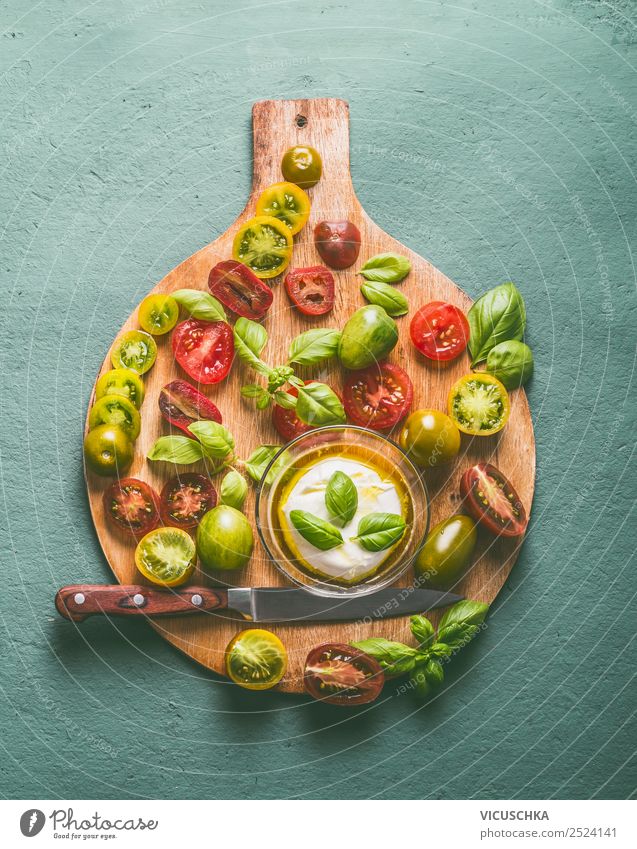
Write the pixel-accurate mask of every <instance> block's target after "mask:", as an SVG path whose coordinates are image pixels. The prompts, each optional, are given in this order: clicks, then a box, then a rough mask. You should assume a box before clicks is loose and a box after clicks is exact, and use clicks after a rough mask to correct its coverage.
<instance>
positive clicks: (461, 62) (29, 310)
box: [0, 0, 637, 798]
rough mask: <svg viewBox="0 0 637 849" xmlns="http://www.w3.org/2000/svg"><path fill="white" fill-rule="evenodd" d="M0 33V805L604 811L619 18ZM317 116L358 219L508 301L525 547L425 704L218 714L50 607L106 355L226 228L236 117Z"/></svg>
mask: <svg viewBox="0 0 637 849" xmlns="http://www.w3.org/2000/svg"><path fill="white" fill-rule="evenodd" d="M1 9H2V11H1V14H2V30H3V31H2V34H1V37H0V45H1V49H0V98H1V103H2V109H1V111H0V143H1V145H2V151H3V153H2V159H1V161H0V167H1V168H2V189H1V191H0V232H1V239H2V242H1V251H0V263H1V267H0V280H1V285H2V293H3V301H2V303H3V309H2V319H3V321H2V352H1V357H2V361H1V368H0V374H1V380H2V391H1V393H0V405H1V415H2V446H1V447H2V453H1V457H0V459H1V462H2V508H1V509H2V522H1V530H0V533H1V535H2V536H1V539H0V544H1V549H0V550H1V551H2V563H3V574H4V586H5V588H6V590H7V591H6V592H3V593H2V596H1V601H0V612H1V614H2V639H1V640H0V653H1V657H2V675H1V677H0V687H1V688H2V702H1V703H2V718H3V729H4V730H3V735H2V741H1V742H2V748H3V750H4V754H3V757H2V760H3V769H2V770H0V793H2V794H3V795H4V796H8V797H32V798H37V797H45V798H46V797H53V798H55V797H70V798H73V797H79V798H95V797H106V798H121V797H128V796H130V797H136V796H142V797H168V798H170V797H176V798H198V797H217V798H226V797H242V796H250V797H268V798H270V797H295V796H307V797H346V798H351V797H356V798H358V797H361V798H365V797H370V796H380V797H398V798H401V797H405V798H412V797H413V798H422V797H434V798H454V797H473V796H476V797H494V798H497V797H505V798H506V797H510V796H513V797H519V798H534V797H535V798H537V797H574V798H581V797H591V796H597V797H622V798H623V797H627V796H629V795H630V794H631V793H633V792H634V790H635V785H636V781H635V779H636V769H635V760H634V759H633V750H634V740H635V731H636V730H637V729H636V723H635V717H634V703H635V690H634V687H633V688H632V689H631V678H632V675H633V672H634V668H635V661H636V657H635V651H634V646H631V640H632V638H633V632H634V618H633V620H632V622H631V620H630V614H629V611H630V607H629V605H630V604H631V600H633V603H634V587H635V577H634V565H631V563H630V560H631V557H632V555H633V549H634V538H635V523H634V515H633V517H632V519H633V521H632V523H631V516H630V515H629V514H630V505H631V495H632V490H631V486H630V484H631V480H630V476H629V472H630V471H631V466H630V457H631V451H632V444H633V441H634V430H633V428H632V425H633V419H634V413H635V405H634V395H633V396H632V398H630V394H629V393H630V383H631V378H632V373H633V365H634V359H633V358H634V345H633V343H634V337H635V333H634V326H635V321H636V319H637V313H636V310H635V306H636V304H635V296H634V288H635V268H634V259H633V255H632V254H631V245H632V248H633V249H634V246H635V220H636V218H635V212H636V209H635V175H634V170H633V169H634V167H635V152H636V146H635V136H636V123H637V98H636V94H637V85H636V76H635V68H634V62H635V59H636V56H635V40H636V33H637V30H636V25H637V8H636V7H635V4H634V2H632V0H612V1H611V2H598V1H597V0H553V2H534V0H526V2H520V3H510V2H508V0H474V2H469V0H459V2H453V3H452V2H446V0H442V1H440V0H436V1H435V2H427V0H420V2H417V0H394V2H392V3H388V2H365V0H350V2H338V0H324V2H321V0H314V2H307V0H299V2H293V0H287V2H286V1H285V0H284V2H263V3H251V2H249V0H244V2H236V3H228V2H226V3H224V2H206V3H201V2H193V0H141V1H140V0H137V2H123V0H121V2H116V0H105V1H104V2H93V3H83V2H79V0H58V1H57V2H52V0H43V2H39V3H33V2H31V1H30V0H27V2H23V1H22V0H20V2H18V0H9V2H4V3H3V4H2V7H1ZM330 95H331V96H338V97H343V98H346V99H347V100H349V102H350V106H351V131H352V172H353V179H354V183H355V186H356V190H357V192H358V194H359V197H360V199H361V201H362V203H363V205H364V206H365V208H366V209H367V210H368V211H369V213H370V214H371V215H372V216H373V217H374V218H375V219H376V221H377V222H378V223H379V224H380V225H381V226H382V227H383V228H385V229H386V230H388V231H390V232H391V233H393V234H394V235H396V236H397V237H398V238H399V239H400V240H401V241H403V242H405V243H406V244H408V245H409V246H410V247H412V248H414V249H415V250H417V251H419V252H420V253H422V254H423V255H425V256H427V257H428V258H430V259H431V260H432V261H433V263H434V264H435V265H436V266H438V267H439V268H441V269H443V270H444V271H445V272H446V273H447V274H448V275H449V276H451V277H452V278H453V279H454V280H456V281H457V282H458V284H459V285H461V286H462V287H464V288H465V289H466V291H467V292H468V293H469V294H471V295H472V296H476V295H478V294H479V293H480V292H482V291H483V290H485V289H486V288H488V287H490V286H492V285H494V284H496V283H498V282H501V281H503V280H507V279H512V280H514V281H516V282H517V283H518V285H519V287H520V288H521V290H522V292H523V294H524V296H525V299H526V302H527V308H528V313H529V341H530V343H531V345H532V346H533V349H534V351H535V355H536V362H537V368H536V374H535V377H534V379H533V382H532V384H531V386H530V390H529V397H530V402H531V407H532V410H533V417H534V423H535V428H536V438H537V447H538V482H537V497H536V500H535V505H534V512H533V526H532V530H531V533H530V535H529V538H528V540H527V542H526V544H525V547H524V551H523V554H522V556H521V558H520V560H519V562H518V565H517V566H516V568H515V570H514V572H513V575H512V576H511V579H510V580H509V582H508V584H507V586H506V588H505V590H504V591H503V593H502V594H501V596H500V598H499V600H498V603H497V604H496V605H495V606H494V609H493V612H492V616H491V618H490V620H489V625H490V627H489V628H488V629H487V630H486V632H485V633H484V634H483V635H482V636H481V637H480V639H479V641H477V642H476V643H475V644H474V645H473V646H472V647H471V648H470V649H468V650H467V651H466V653H465V655H464V656H462V657H460V658H458V659H457V661H456V662H455V663H454V666H453V670H452V671H450V674H449V677H448V684H447V689H446V692H445V693H444V695H443V696H442V697H441V698H439V699H437V701H435V702H434V703H433V704H432V705H431V706H429V707H427V708H422V707H421V706H420V705H418V704H417V703H416V702H414V701H413V700H412V699H411V698H410V697H409V696H408V695H403V696H397V695H392V694H391V692H389V693H388V696H389V698H388V699H387V700H386V702H385V703H384V704H382V705H380V706H378V707H376V708H374V709H373V710H370V711H368V712H366V713H363V714H349V713H342V712H338V710H337V709H329V708H326V707H323V706H320V705H318V704H310V703H308V702H307V701H305V700H304V699H303V698H295V697H291V698H290V697H283V696H281V695H276V694H266V695H252V694H248V693H244V692H242V691H240V690H238V689H237V688H234V687H232V686H230V685H228V684H227V683H225V682H223V681H221V680H220V679H219V678H216V677H215V676H214V675H211V674H207V673H206V672H205V671H203V670H201V669H200V668H198V667H197V666H195V665H194V664H192V663H190V662H189V661H188V660H187V659H185V658H184V657H182V656H180V655H179V654H178V653H177V652H176V651H174V650H173V649H171V648H170V647H169V646H167V645H166V644H165V643H163V642H162V641H161V640H160V639H159V638H158V637H156V636H155V635H154V634H153V633H151V631H150V629H148V628H147V627H146V626H145V625H144V624H143V623H135V622H130V621H129V622H121V621H120V622H112V623H109V622H107V621H101V622H100V621H92V622H90V623H87V624H86V625H85V626H83V627H82V628H81V629H79V630H77V631H76V630H75V629H74V628H73V627H72V626H71V625H69V624H67V623H65V622H63V621H61V620H59V619H57V618H56V616H55V615H54V610H53V606H52V600H53V594H54V591H55V590H56V588H57V587H59V586H60V585H62V584H64V583H74V582H77V581H78V580H86V581H90V582H100V581H105V580H108V579H109V577H110V576H109V572H108V570H107V567H106V564H105V562H104V560H103V558H102V556H101V553H100V549H99V547H98V544H97V540H96V538H95V536H94V533H93V530H92V527H91V522H90V517H89V514H88V509H87V503H86V497H85V492H84V485H83V480H82V475H81V432H82V424H83V417H84V413H85V408H86V404H87V400H88V397H89V392H90V387H91V384H92V382H93V379H94V375H95V373H96V371H97V369H98V366H99V363H100V361H101V359H102V357H103V355H104V352H105V350H106V349H107V347H108V345H109V344H110V342H111V340H112V338H113V336H114V335H115V333H116V332H117V330H118V328H119V327H120V325H121V323H122V321H123V320H124V318H125V317H126V316H127V315H128V314H129V313H130V312H131V310H132V309H133V308H134V307H135V305H136V304H137V303H138V302H139V300H140V299H141V298H142V296H143V295H144V294H145V293H146V291H147V290H148V288H149V287H150V286H151V285H152V284H154V283H155V282H156V281H157V280H158V279H160V278H161V277H162V276H163V275H164V274H165V273H166V272H167V271H168V270H170V269H171V268H173V267H174V266H175V265H176V264H177V263H178V262H179V261H180V260H181V259H183V258H184V257H186V256H188V255H189V254H191V253H192V252H193V251H195V250H196V249H197V248H199V247H200V246H201V245H203V244H205V243H207V242H209V241H210V240H211V239H213V238H214V237H215V236H216V235H217V234H218V233H219V232H221V231H222V230H223V229H225V228H226V227H227V226H228V225H229V224H230V223H231V222H232V221H233V220H234V218H235V216H236V214H237V213H238V212H239V210H240V209H241V208H242V206H243V202H244V199H245V197H246V195H247V192H248V188H249V184H250V167H251V163H250V145H251V139H250V107H251V104H252V102H253V101H255V100H258V99H262V98H269V97H313V96H330ZM630 400H632V401H633V404H632V408H631V405H630V403H629V401H630ZM633 471H634V469H633ZM633 481H634V478H633ZM632 609H633V614H634V606H633V608H632Z"/></svg>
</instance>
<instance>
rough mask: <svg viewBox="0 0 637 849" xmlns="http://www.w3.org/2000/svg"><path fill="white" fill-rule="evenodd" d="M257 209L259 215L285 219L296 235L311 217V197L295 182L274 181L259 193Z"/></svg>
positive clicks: (284, 221) (285, 222)
mask: <svg viewBox="0 0 637 849" xmlns="http://www.w3.org/2000/svg"><path fill="white" fill-rule="evenodd" d="M256 211H257V215H271V216H272V217H273V218H278V219H279V220H280V221H283V223H284V224H286V225H287V226H288V227H289V228H290V233H292V235H294V234H295V233H298V232H299V230H302V229H303V227H304V226H305V222H306V221H307V219H308V218H309V217H310V199H309V197H308V196H307V195H306V194H305V192H304V191H303V189H301V188H299V186H295V185H294V183H274V184H273V185H272V186H268V187H267V189H264V190H263V191H262V192H261V194H260V195H259V199H258V200H257V208H256Z"/></svg>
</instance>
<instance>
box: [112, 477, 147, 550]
mask: <svg viewBox="0 0 637 849" xmlns="http://www.w3.org/2000/svg"><path fill="white" fill-rule="evenodd" d="M104 513H105V514H106V518H107V519H108V521H109V522H110V523H111V524H112V525H113V526H114V527H116V528H118V529H119V530H120V531H124V533H126V534H130V535H131V536H135V537H137V536H143V535H144V534H147V533H148V532H149V531H152V530H153V529H154V528H156V527H157V525H159V521H160V519H159V498H158V496H157V493H156V492H155V490H154V489H153V488H152V487H151V486H149V485H148V484H147V483H144V481H140V480H137V479H136V478H122V479H121V480H118V481H114V482H113V483H112V484H111V485H110V486H109V487H108V489H106V491H105V492H104Z"/></svg>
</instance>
